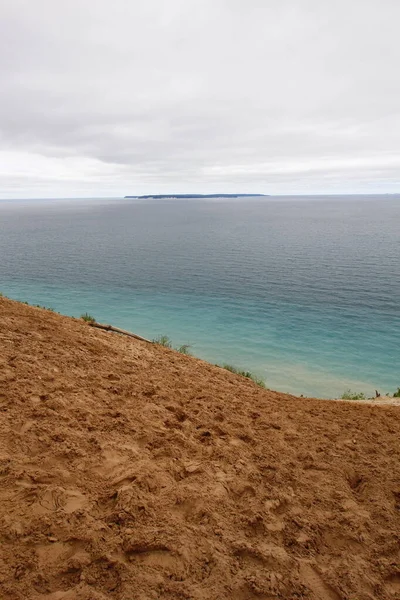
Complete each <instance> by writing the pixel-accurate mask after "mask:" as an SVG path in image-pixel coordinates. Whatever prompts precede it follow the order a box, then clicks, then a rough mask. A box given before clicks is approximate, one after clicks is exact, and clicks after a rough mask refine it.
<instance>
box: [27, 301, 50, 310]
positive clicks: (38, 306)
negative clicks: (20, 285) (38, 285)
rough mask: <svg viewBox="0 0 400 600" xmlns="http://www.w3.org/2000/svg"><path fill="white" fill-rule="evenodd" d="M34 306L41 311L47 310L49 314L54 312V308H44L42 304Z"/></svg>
mask: <svg viewBox="0 0 400 600" xmlns="http://www.w3.org/2000/svg"><path fill="white" fill-rule="evenodd" d="M26 304H29V303H28V302H26ZM34 306H35V308H42V309H43V310H49V311H50V312H56V311H55V310H54V308H51V307H50V306H44V304H43V305H42V304H35V305H34Z"/></svg>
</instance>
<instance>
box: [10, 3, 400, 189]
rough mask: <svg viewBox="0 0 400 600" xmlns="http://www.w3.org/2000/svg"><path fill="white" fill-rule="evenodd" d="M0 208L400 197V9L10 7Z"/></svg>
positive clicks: (386, 6) (356, 6)
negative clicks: (64, 202)
mask: <svg viewBox="0 0 400 600" xmlns="http://www.w3.org/2000/svg"><path fill="white" fill-rule="evenodd" d="M0 15H1V19H0V81H1V94H0V195H1V196H2V197H47V196H53V195H54V196H64V197H65V196H88V195H96V196H99V195H100V196H107V195H113V196H118V195H124V194H129V193H131V194H136V193H168V192H193V191H199V192H203V193H207V192H218V191H220V192H235V191H238V192H246V191H248V192H258V191H259V192H263V193H271V194H279V193H282V194H285V193H302V194H304V193H319V192H321V193H324V192H325V193H340V192H355V193H357V192H361V193H364V192H370V193H373V192H383V193H385V192H396V191H400V78H399V77H398V65H399V63H400V46H399V44H398V43H397V40H398V24H399V23H400V3H399V2H398V0H352V1H351V2H348V0H347V1H346V2H345V1H344V0H337V1H336V2H335V3H332V2H330V1H329V0H247V1H246V2H245V1H244V0H169V1H168V2H165V1H164V0H135V1H134V2H132V1H131V0H126V1H125V0H113V2H111V1H109V0H107V1H105V0H96V2H94V0H69V2H68V3H65V2H64V3H60V2H54V0H36V2H31V1H30V0H0Z"/></svg>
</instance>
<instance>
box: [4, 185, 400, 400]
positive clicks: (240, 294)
mask: <svg viewBox="0 0 400 600" xmlns="http://www.w3.org/2000/svg"><path fill="white" fill-rule="evenodd" d="M399 223H400V198H393V197H368V198H360V197H340V198H339V197H338V198H304V197H303V198H268V199H267V198H263V199H241V200H212V201H207V200H189V201H177V200H163V201H154V200H153V201H149V200H147V201H136V200H122V199H117V200H115V199H114V200H102V201H97V200H90V201H89V200H85V201H83V200H82V201H73V202H67V201H53V202H42V203H39V202H37V203H36V202H18V203H14V202H13V203H11V202H3V203H0V255H1V257H2V260H1V265H0V281H1V283H0V290H1V291H2V292H3V293H4V294H6V295H8V296H10V297H12V298H15V299H19V300H27V301H28V302H30V303H33V304H36V303H37V304H45V305H46V306H51V307H53V308H54V309H56V310H58V311H60V312H63V313H66V314H71V315H75V316H79V315H80V314H82V313H83V312H86V311H87V312H89V313H91V314H93V315H94V316H95V317H96V319H97V320H99V321H103V322H110V323H113V324H114V325H117V326H120V327H124V328H126V329H130V330H133V331H135V332H137V333H139V334H141V335H143V336H145V337H148V338H153V337H156V336H158V335H160V334H165V335H168V336H169V337H171V338H172V341H173V342H174V343H175V345H180V344H186V343H188V344H191V346H192V352H193V353H194V354H195V355H196V356H199V357H201V358H205V359H206V360H210V361H211V362H220V363H222V362H229V363H232V364H235V365H237V366H239V367H243V368H246V369H249V370H251V371H254V372H255V373H256V374H257V375H259V376H261V377H262V378H264V379H265V381H266V384H267V385H268V386H269V387H271V388H273V389H278V390H282V391H288V392H292V393H296V394H304V395H316V396H322V397H328V398H329V397H335V396H338V395H340V394H341V393H342V392H343V391H344V390H345V389H347V388H351V389H353V390H356V391H364V392H365V393H367V394H368V395H372V394H373V393H374V390H375V389H379V390H380V391H381V392H383V393H386V392H389V391H390V392H393V391H394V390H395V389H396V388H397V387H398V385H400V372H399V366H400V351H399V347H400V311H399V300H398V299H399V298H400V268H399V264H400V235H399V233H398V225H399Z"/></svg>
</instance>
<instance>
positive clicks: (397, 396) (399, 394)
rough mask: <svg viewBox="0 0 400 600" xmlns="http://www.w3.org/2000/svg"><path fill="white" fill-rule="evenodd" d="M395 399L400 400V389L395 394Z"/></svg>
mask: <svg viewBox="0 0 400 600" xmlns="http://www.w3.org/2000/svg"><path fill="white" fill-rule="evenodd" d="M393 398H400V387H399V388H397V392H395V393H394V394H393Z"/></svg>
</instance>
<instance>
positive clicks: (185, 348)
mask: <svg viewBox="0 0 400 600" xmlns="http://www.w3.org/2000/svg"><path fill="white" fill-rule="evenodd" d="M176 350H177V352H180V353H181V354H186V355H187V356H191V355H192V353H191V352H190V345H189V344H182V346H178V348H176Z"/></svg>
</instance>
